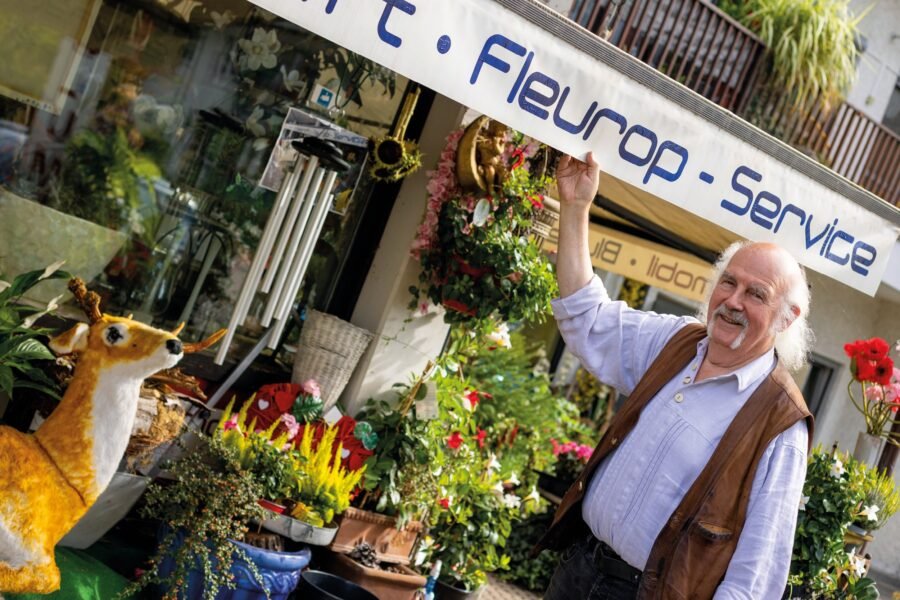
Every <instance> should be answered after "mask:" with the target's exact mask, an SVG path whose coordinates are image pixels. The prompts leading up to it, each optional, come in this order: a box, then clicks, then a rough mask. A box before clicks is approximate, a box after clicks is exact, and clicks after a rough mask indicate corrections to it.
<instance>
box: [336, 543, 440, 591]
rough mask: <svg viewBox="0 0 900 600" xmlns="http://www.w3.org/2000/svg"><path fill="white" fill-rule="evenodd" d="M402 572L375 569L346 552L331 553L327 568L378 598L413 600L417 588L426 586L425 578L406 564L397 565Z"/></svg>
mask: <svg viewBox="0 0 900 600" xmlns="http://www.w3.org/2000/svg"><path fill="white" fill-rule="evenodd" d="M396 569H397V570H400V571H402V572H401V573H392V572H390V571H385V570H384V569H373V568H370V567H366V566H364V565H361V564H359V563H358V562H356V561H355V560H353V559H352V558H350V557H349V556H346V555H344V554H335V553H331V555H330V556H329V557H328V559H327V567H326V570H327V571H328V572H329V573H334V574H335V575H340V576H341V577H343V578H344V579H346V580H348V581H352V582H353V583H355V584H356V585H358V586H360V587H361V588H363V589H365V590H366V591H369V592H372V593H373V594H375V595H376V596H378V600H413V599H414V598H415V596H416V590H418V589H421V588H423V587H425V578H424V577H422V576H421V575H419V574H417V573H416V572H415V571H413V570H412V569H410V568H409V567H407V566H404V565H397V566H396Z"/></svg>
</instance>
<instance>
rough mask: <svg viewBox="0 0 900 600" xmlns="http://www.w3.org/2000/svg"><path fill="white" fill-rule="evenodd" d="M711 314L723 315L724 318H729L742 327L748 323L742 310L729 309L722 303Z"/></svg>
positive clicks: (715, 315)
mask: <svg viewBox="0 0 900 600" xmlns="http://www.w3.org/2000/svg"><path fill="white" fill-rule="evenodd" d="M713 316H714V317H717V316H721V317H725V318H726V319H729V320H730V321H734V322H735V323H738V324H739V325H741V326H743V327H746V326H747V325H749V324H750V323H749V322H748V321H747V315H745V314H744V313H743V311H740V310H731V309H730V308H728V307H726V306H725V305H724V304H720V305H719V307H718V308H717V309H716V310H715V312H714V313H713Z"/></svg>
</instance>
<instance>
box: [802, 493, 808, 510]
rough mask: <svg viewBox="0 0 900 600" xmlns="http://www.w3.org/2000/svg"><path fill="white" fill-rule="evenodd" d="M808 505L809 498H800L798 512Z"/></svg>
mask: <svg viewBox="0 0 900 600" xmlns="http://www.w3.org/2000/svg"><path fill="white" fill-rule="evenodd" d="M808 503H809V496H800V510H806V505H807V504H808Z"/></svg>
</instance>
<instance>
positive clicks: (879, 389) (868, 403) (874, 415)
mask: <svg viewBox="0 0 900 600" xmlns="http://www.w3.org/2000/svg"><path fill="white" fill-rule="evenodd" d="M889 351H890V346H889V345H888V343H887V342H886V341H884V340H883V339H881V338H872V339H869V340H856V341H855V342H853V343H850V344H846V345H844V352H845V353H846V354H847V356H848V357H849V358H850V372H851V374H852V375H853V378H852V379H851V380H850V382H849V383H848V384H847V395H848V396H849V397H850V402H851V403H852V404H853V406H854V408H856V409H857V410H858V411H859V412H860V413H861V414H862V415H863V417H864V418H865V422H866V431H865V432H864V433H863V432H860V434H859V438H858V440H857V444H856V450H854V453H853V454H854V457H856V458H857V459H858V460H862V461H863V462H865V463H867V464H870V465H873V464H874V463H875V460H876V459H877V458H878V449H879V447H880V446H881V440H882V439H884V440H886V441H887V442H888V443H891V444H894V445H898V446H900V435H898V434H897V433H895V432H892V431H891V426H892V425H893V424H894V423H895V422H896V414H897V409H898V408H900V369H897V368H895V367H894V361H893V360H892V359H891V357H890V356H889ZM857 385H858V386H859V397H856V396H854V393H853V388H854V387H856V386H857Z"/></svg>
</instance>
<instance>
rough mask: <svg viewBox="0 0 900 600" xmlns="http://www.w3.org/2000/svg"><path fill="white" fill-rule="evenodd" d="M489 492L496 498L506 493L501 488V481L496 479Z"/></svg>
mask: <svg viewBox="0 0 900 600" xmlns="http://www.w3.org/2000/svg"><path fill="white" fill-rule="evenodd" d="M491 493H493V494H494V495H495V496H497V498H502V497H503V494H505V493H506V490H504V489H503V482H502V481H498V482H497V483H495V484H494V487H492V488H491Z"/></svg>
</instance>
